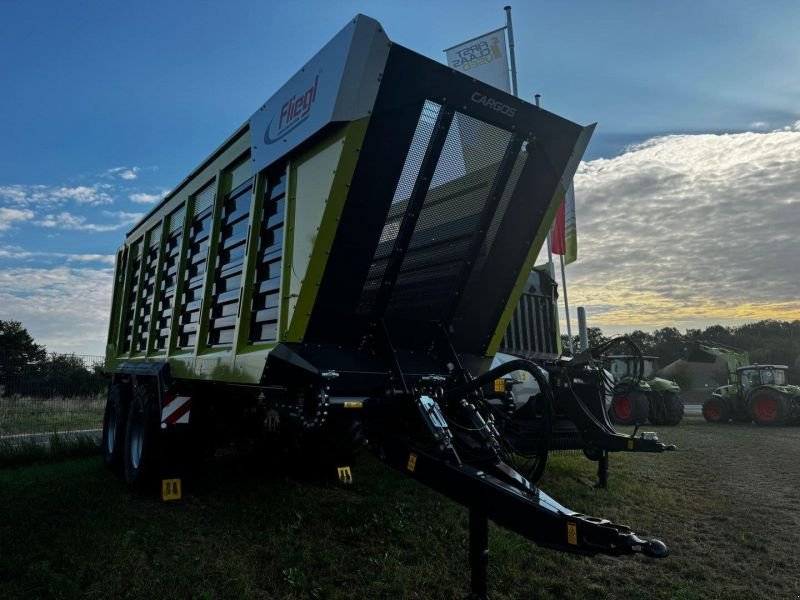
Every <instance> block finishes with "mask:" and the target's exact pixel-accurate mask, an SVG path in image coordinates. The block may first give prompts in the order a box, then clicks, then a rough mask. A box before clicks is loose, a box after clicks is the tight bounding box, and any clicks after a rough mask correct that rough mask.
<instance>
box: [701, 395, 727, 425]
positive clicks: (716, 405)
mask: <svg viewBox="0 0 800 600" xmlns="http://www.w3.org/2000/svg"><path fill="white" fill-rule="evenodd" d="M703 418H704V419H705V420H706V421H708V422H709V423H727V422H728V421H730V419H731V409H730V407H729V406H728V403H727V402H725V400H723V399H722V398H709V399H708V400H706V401H705V402H703Z"/></svg>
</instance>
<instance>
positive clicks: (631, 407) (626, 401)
mask: <svg viewBox="0 0 800 600" xmlns="http://www.w3.org/2000/svg"><path fill="white" fill-rule="evenodd" d="M649 412H650V403H649V402H648V400H647V396H646V395H645V394H644V393H642V392H638V391H634V392H628V393H626V394H619V395H616V396H614V399H613V400H611V407H610V408H609V409H608V416H609V417H610V419H611V421H612V423H615V424H617V425H641V424H642V423H646V422H647V417H648V414H649Z"/></svg>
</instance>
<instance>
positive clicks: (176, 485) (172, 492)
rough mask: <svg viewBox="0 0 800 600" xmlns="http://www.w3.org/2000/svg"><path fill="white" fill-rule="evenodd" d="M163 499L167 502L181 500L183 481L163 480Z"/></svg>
mask: <svg viewBox="0 0 800 600" xmlns="http://www.w3.org/2000/svg"><path fill="white" fill-rule="evenodd" d="M161 499H162V500H164V501H165V502H166V501H167V500H180V499H181V480H180V479H162V480H161Z"/></svg>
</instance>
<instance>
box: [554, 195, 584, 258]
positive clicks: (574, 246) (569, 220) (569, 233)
mask: <svg viewBox="0 0 800 600" xmlns="http://www.w3.org/2000/svg"><path fill="white" fill-rule="evenodd" d="M552 240H553V241H552V251H553V254H561V255H563V256H564V264H567V265H568V264H569V263H571V262H575V260H576V259H577V258H578V228H577V224H576V221H575V189H574V187H573V185H572V184H571V183H570V185H569V188H567V193H566V195H565V196H564V199H563V200H562V201H561V205H560V206H559V207H558V213H556V218H555V220H554V221H553V229H552Z"/></svg>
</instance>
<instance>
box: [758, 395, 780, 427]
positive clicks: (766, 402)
mask: <svg viewBox="0 0 800 600" xmlns="http://www.w3.org/2000/svg"><path fill="white" fill-rule="evenodd" d="M753 412H755V414H756V417H758V419H759V420H760V421H763V422H765V423H769V422H771V421H774V420H775V417H776V416H777V415H778V403H777V402H775V399H774V398H770V397H769V396H760V397H758V398H756V401H755V402H754V403H753Z"/></svg>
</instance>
